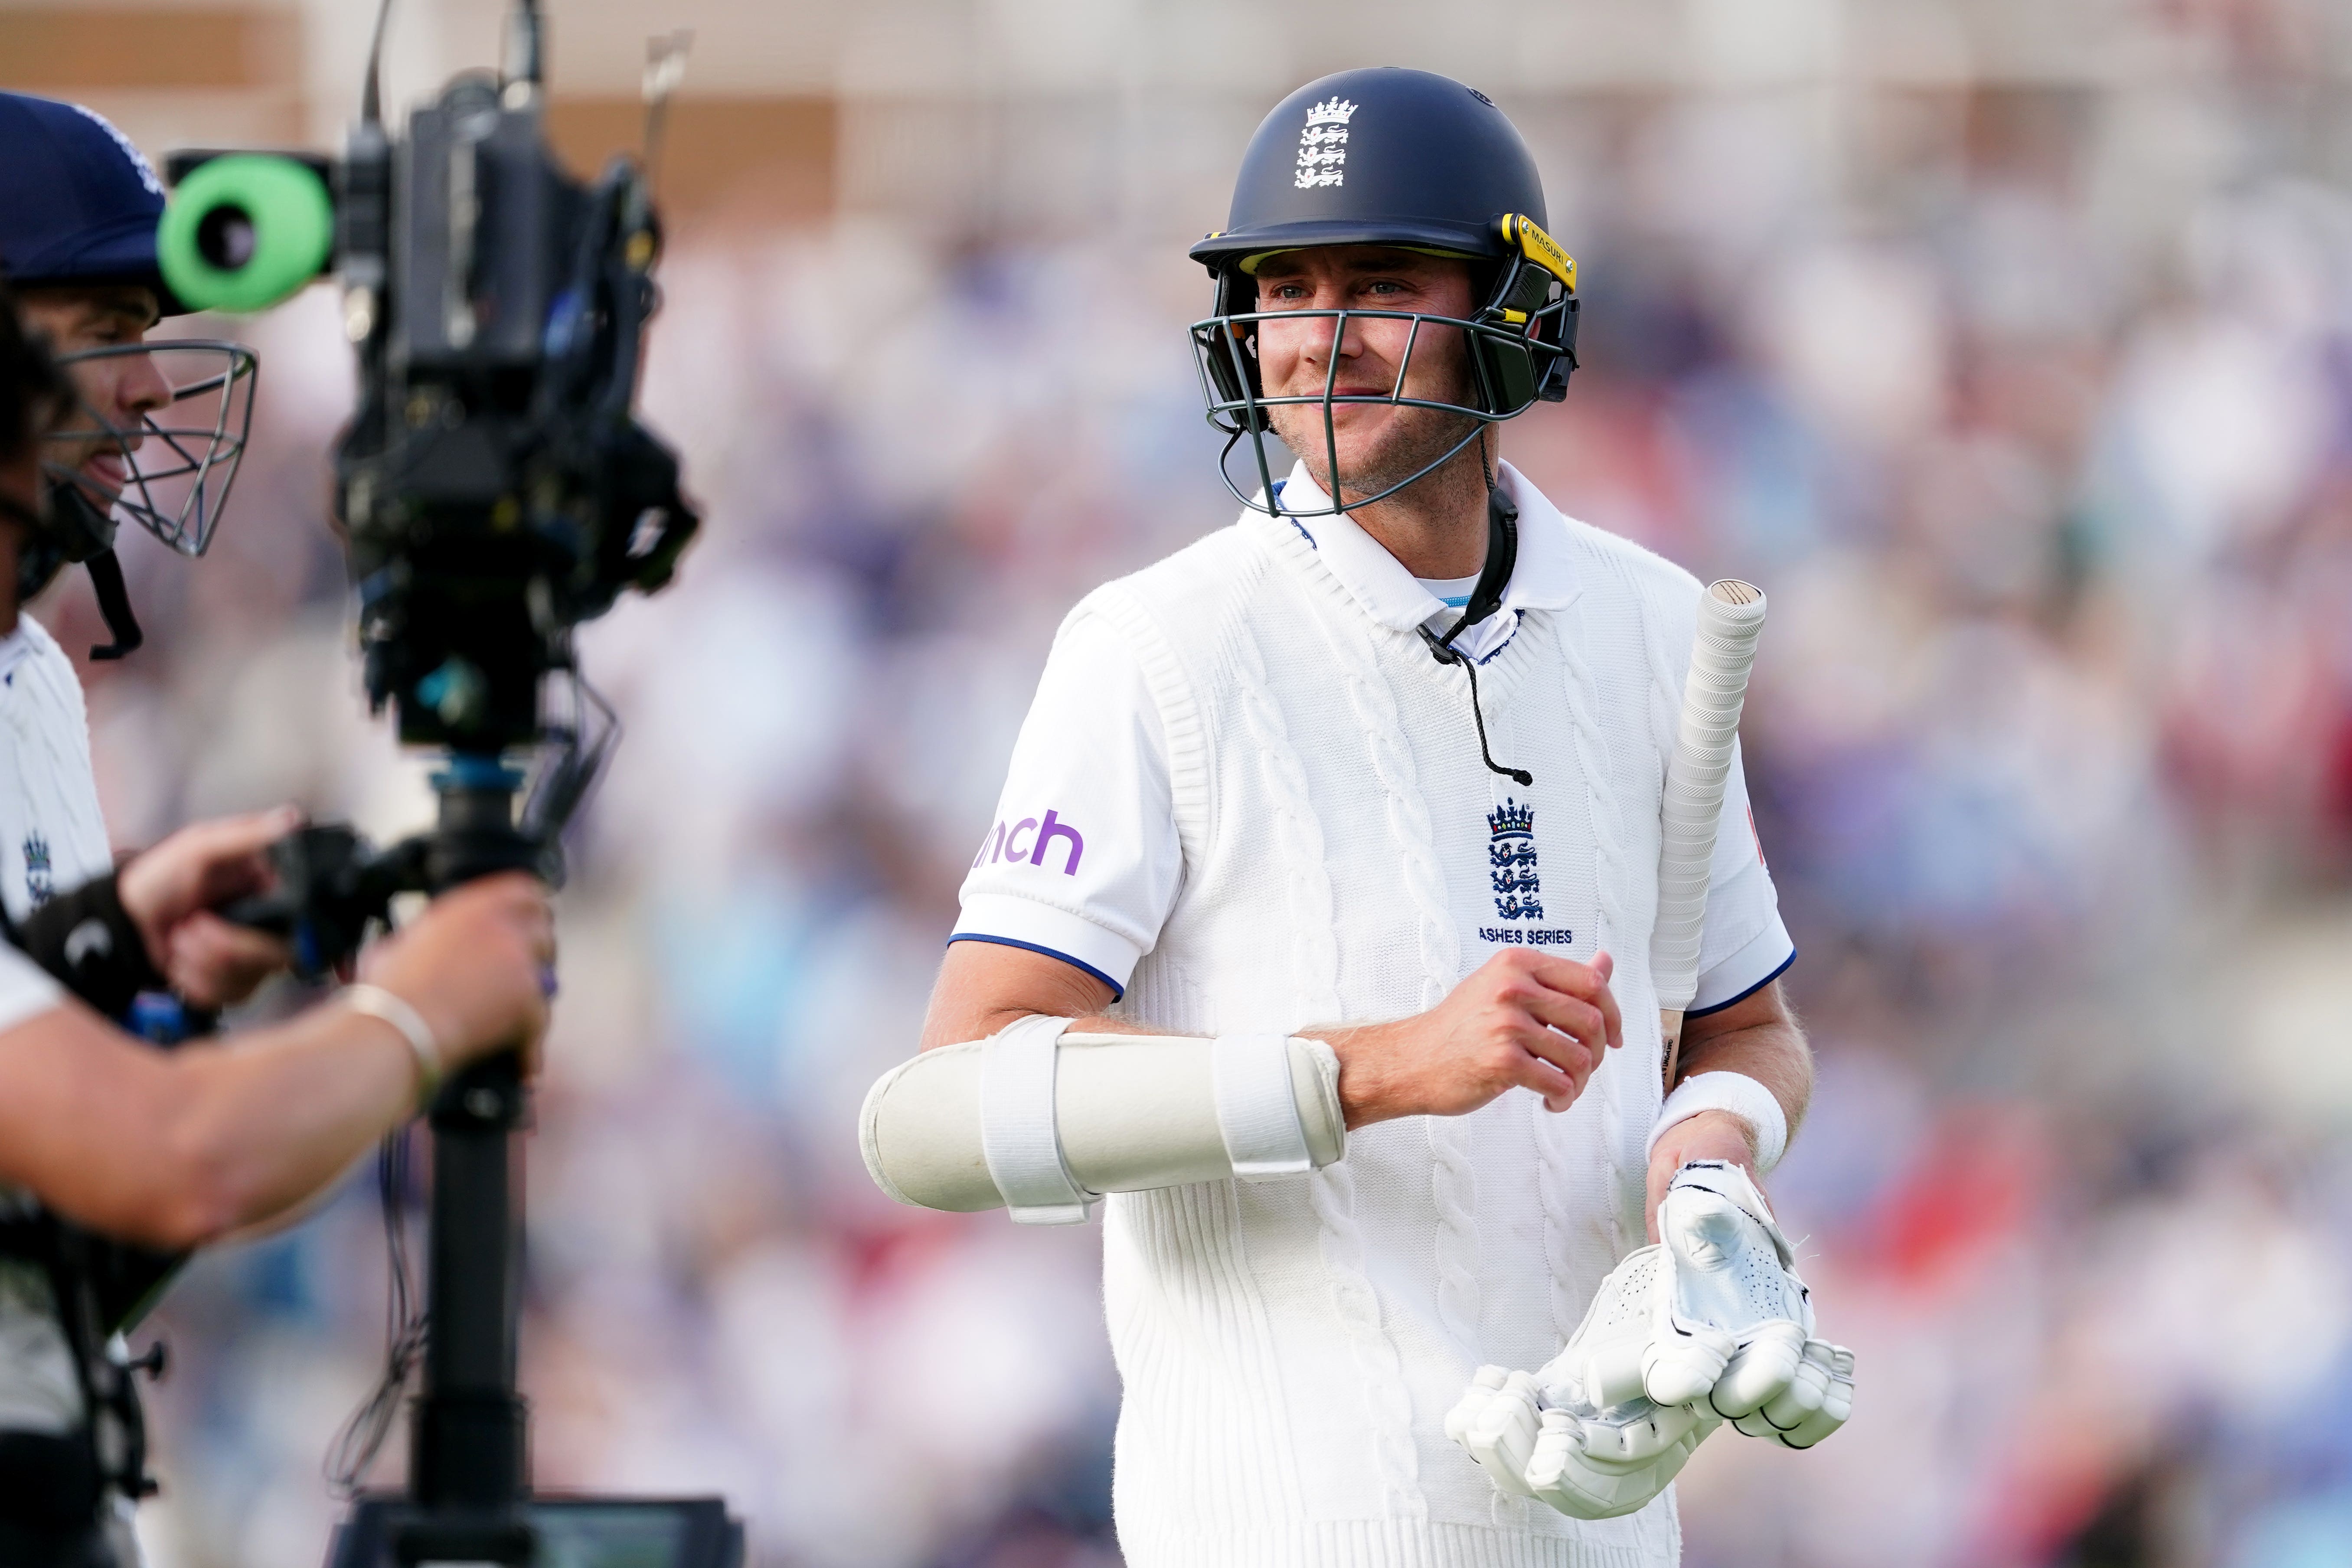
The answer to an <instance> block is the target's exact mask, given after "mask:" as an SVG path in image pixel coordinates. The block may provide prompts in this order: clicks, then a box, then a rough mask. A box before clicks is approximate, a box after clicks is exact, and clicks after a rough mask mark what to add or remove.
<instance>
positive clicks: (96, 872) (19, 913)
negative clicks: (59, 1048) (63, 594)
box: [0, 615, 113, 1433]
mask: <svg viewBox="0 0 2352 1568" xmlns="http://www.w3.org/2000/svg"><path fill="white" fill-rule="evenodd" d="M112 866H113V856H112V854H111V853H110V848H109V847H108V844H107V838H106V822H105V818H104V817H102V816H100V813H99V807H98V780H97V775H96V773H94V772H93V770H92V769H91V767H90V759H89V713H88V710H86V709H85V708H84V706H83V704H82V694H81V682H80V680H79V679H77V678H76V677H75V675H74V668H73V661H72V660H71V659H69V658H67V657H66V653H65V650H64V649H63V648H61V647H58V643H57V639H56V638H55V637H51V636H50V635H49V633H48V630H47V628H46V627H44V626H42V625H41V624H40V623H39V622H37V621H36V620H34V619H33V618H32V617H31V616H23V615H20V616H18V617H17V620H16V630H15V631H14V632H11V633H10V634H9V635H8V636H6V637H0V905H5V907H6V909H7V911H8V918H9V919H10V920H12V921H22V920H24V919H25V918H26V916H27V915H29V914H31V913H32V912H33V911H34V910H36V909H37V908H39V907H40V906H41V905H42V904H43V903H46V902H47V900H48V899H49V897H50V896H51V895H52V894H54V893H58V892H61V891H68V890H70V889H74V888H77V887H79V886H80V885H81V884H82V883H84V882H87V881H89V879H91V878H93V877H98V876H101V875H103V874H105V873H106V872H107V871H108V870H110V868H112ZM63 1000H64V993H63V991H62V990H61V989H60V988H59V987H58V984H57V983H56V982H55V981H53V980H51V979H50V978H49V977H48V975H47V974H46V973H43V972H42V971H41V970H40V969H39V968H38V967H37V966H36V965H35V964H34V963H33V961H32V960H31V959H29V958H26V956H25V955H24V954H23V953H21V952H17V951H16V949H15V948H13V947H11V946H9V945H7V944H6V943H5V942H0V1030H6V1029H11V1028H14V1027H15V1026H17V1025H18V1024H21V1023H23V1022H24V1021H25V1020H26V1019H27V1018H30V1017H31V1016H34V1015H35V1014H37V1013H41V1012H45V1011H47V1009H49V1008H51V1007H55V1006H57V1005H59V1004H60V1003H61V1002H62V1001H63ZM17 1195H18V1194H16V1193H14V1192H13V1191H9V1190H7V1189H0V1196H5V1197H9V1198H14V1197H16V1196H17ZM80 1420H81V1385H80V1383H79V1379H78V1378H77V1376H76V1375H75V1372H74V1364H73V1356H72V1352H70V1351H69V1350H68V1347H67V1344H66V1341H65V1335H64V1331H62V1330H61V1329H60V1328H59V1327H58V1320H57V1311H56V1308H55V1305H54V1303H53V1300H52V1297H51V1295H50V1290H49V1281H48V1276H47V1273H46V1272H45V1271H43V1270H42V1269H41V1268H38V1267H37V1266H35V1265H33V1264H30V1263H26V1262H24V1261H22V1260H19V1259H15V1258H5V1259H0V1431H27V1432H47V1433H61V1432H68V1431H71V1430H73V1429H74V1427H75V1426H78V1425H79V1423H80Z"/></svg>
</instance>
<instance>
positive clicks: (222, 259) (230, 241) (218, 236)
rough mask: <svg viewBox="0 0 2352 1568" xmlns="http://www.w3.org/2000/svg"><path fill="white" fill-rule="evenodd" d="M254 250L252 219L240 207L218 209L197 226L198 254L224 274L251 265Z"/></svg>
mask: <svg viewBox="0 0 2352 1568" xmlns="http://www.w3.org/2000/svg"><path fill="white" fill-rule="evenodd" d="M253 248H254V234H253V215H252V214H251V213H249V212H247V211H246V210H245V209H244V208H243V207H241V206H233V205H226V204H224V205H220V206H216V207H215V208H214V209H213V210H212V211H210V212H208V213H206V214H205V216H204V220H203V221H202V222H201V223H199V224H197V225H196V254H197V255H199V256H201V257H203V258H205V260H206V261H209V262H211V263H212V264H213V265H214V266H215V267H217V268H221V269H222V270H223V271H234V270H235V269H236V268H240V267H243V266H244V265H245V264H246V263H247V262H248V261H251V260H252V259H253Z"/></svg>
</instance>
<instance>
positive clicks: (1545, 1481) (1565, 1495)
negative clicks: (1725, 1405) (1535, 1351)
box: [1527, 1399, 1723, 1519]
mask: <svg viewBox="0 0 2352 1568" xmlns="http://www.w3.org/2000/svg"><path fill="white" fill-rule="evenodd" d="M1722 1424H1723V1423H1722V1419H1721V1418H1720V1417H1718V1416H1717V1415H1712V1414H1708V1415H1701V1414H1699V1413H1698V1412H1697V1411H1696V1410H1695V1409H1693V1408H1692V1407H1691V1406H1689V1405H1677V1406H1675V1407H1673V1408H1671V1409H1667V1408H1662V1407H1660V1406H1658V1405H1653V1404H1651V1403H1650V1402H1649V1401H1648V1400H1646V1399H1636V1400H1632V1401H1630V1402H1628V1403H1626V1404H1623V1405H1616V1406H1614V1407H1612V1408H1611V1409H1608V1410H1604V1411H1601V1412H1598V1413H1596V1414H1593V1415H1578V1414H1577V1413H1576V1412H1574V1411H1570V1410H1561V1409H1553V1410H1547V1411H1545V1412H1544V1414H1543V1427H1542V1430H1541V1431H1540V1432H1539V1433H1538V1435H1537V1437H1536V1451H1535V1457H1534V1458H1531V1459H1529V1460H1528V1468H1527V1481H1528V1489H1529V1490H1531V1491H1532V1492H1534V1493H1535V1495H1536V1498H1537V1499H1538V1500H1539V1501H1542V1502H1547V1503H1549V1504H1550V1505H1551V1506H1552V1507H1554V1508H1556V1509H1558V1510H1559V1511H1560V1512H1562V1513H1564V1514H1567V1515H1568V1516H1569V1517H1570V1518H1571V1519H1615V1518H1616V1517H1617V1516H1618V1515H1620V1514H1626V1513H1632V1512H1633V1510H1636V1509H1639V1508H1642V1507H1643V1506H1645V1505H1646V1504H1647V1503H1648V1502H1649V1501H1650V1500H1651V1499H1653V1498H1654V1497H1656V1496H1657V1495H1658V1494H1659V1493H1660V1492H1662V1491H1664V1490H1665V1489H1666V1487H1667V1485H1668V1483H1670V1482H1671V1481H1673V1479H1675V1476H1676V1475H1677V1474H1679V1473H1680V1472H1681V1470H1682V1468H1683V1466H1684V1465H1685V1463H1687V1462H1688V1461H1689V1459H1690V1457H1691V1455H1692V1454H1693V1453H1694V1452H1696V1449H1697V1447H1698V1446H1699V1445H1700V1444H1701V1443H1703V1442H1705V1441H1706V1438H1707V1435H1708V1434H1709V1433H1711V1432H1713V1431H1714V1430H1715V1429H1716V1428H1717V1426H1721V1425H1722Z"/></svg>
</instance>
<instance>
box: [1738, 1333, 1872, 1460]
mask: <svg viewBox="0 0 2352 1568" xmlns="http://www.w3.org/2000/svg"><path fill="white" fill-rule="evenodd" d="M1852 1415H1853V1352H1852V1351H1850V1350H1848V1349H1846V1348H1845V1347H1844V1346H1843V1345H1833V1344H1832V1343H1830V1342H1828V1341H1827V1340H1807V1341H1806V1342H1805V1354H1804V1360H1803V1361H1802V1363H1800V1364H1799V1366H1798V1368H1797V1374H1796V1376H1795V1377H1793V1378H1791V1379H1790V1383H1789V1386H1788V1388H1787V1390H1786V1391H1785V1392H1783V1393H1782V1394H1779V1395H1777V1396H1776V1397H1775V1398H1774V1399H1773V1400H1772V1401H1771V1402H1770V1403H1769V1404H1767V1405H1763V1406H1762V1407H1761V1408H1759V1409H1758V1410H1756V1411H1755V1412H1754V1413H1752V1414H1750V1415H1742V1416H1740V1417H1739V1418H1738V1420H1736V1421H1734V1422H1733V1423H1732V1425H1733V1426H1737V1427H1738V1428H1739V1430H1740V1431H1741V1432H1743V1433H1745V1434H1746V1435H1748V1436H1750V1437H1761V1438H1764V1439H1765V1440H1767V1441H1768V1442H1774V1443H1778V1444H1780V1445H1781V1446H1782V1447H1788V1448H1810V1447H1812V1446H1813V1445H1814V1444H1816V1443H1818V1442H1820V1441H1821V1440H1822V1438H1824V1437H1826V1436H1829V1435H1830V1434H1831V1433H1832V1432H1834V1431H1836V1430H1837V1429H1838V1428H1839V1427H1841V1426H1844V1425H1845V1424H1846V1421H1847V1418H1848V1417H1850V1416H1852Z"/></svg>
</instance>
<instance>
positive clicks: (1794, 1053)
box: [1676, 985, 1813, 1134]
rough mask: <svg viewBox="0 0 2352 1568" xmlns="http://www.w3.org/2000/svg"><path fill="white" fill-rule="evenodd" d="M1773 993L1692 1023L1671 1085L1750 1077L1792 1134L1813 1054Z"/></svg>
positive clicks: (1807, 1095)
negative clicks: (1716, 1075)
mask: <svg viewBox="0 0 2352 1568" xmlns="http://www.w3.org/2000/svg"><path fill="white" fill-rule="evenodd" d="M1779 990H1780V988H1779V987H1778V986H1777V985H1776V986H1772V987H1769V989H1768V990H1767V991H1766V992H1764V993H1760V994H1759V997H1760V998H1765V999H1767V1000H1764V1001H1763V1003H1762V1005H1759V1006H1757V1007H1754V1008H1752V1009H1751V1008H1750V1006H1749V1004H1748V1003H1745V1002H1743V1003H1741V1004H1740V1005H1738V1007H1734V1008H1727V1009H1726V1010H1725V1015H1718V1016H1707V1017H1700V1018H1694V1019H1692V1020H1691V1021H1690V1024H1689V1026H1688V1027H1687V1029H1686V1031H1685V1035H1684V1037H1683V1048H1682V1058H1681V1061H1680V1063H1679V1065H1678V1069H1677V1073H1676V1081H1677V1082H1680V1081H1683V1080H1685V1079H1692V1078H1696V1077H1697V1076H1698V1075H1699V1074H1700V1073H1706V1072H1736V1073H1739V1074H1741V1075H1743V1076H1745V1077H1748V1078H1752V1079H1755V1080H1756V1081H1757V1082H1759V1083H1760V1084H1762V1085H1763V1086H1764V1087H1765V1088H1766V1089H1769V1090H1771V1092H1772V1098H1773V1099H1775V1100H1779V1101H1780V1110H1781V1111H1782V1112H1783V1114H1785V1115H1786V1116H1787V1117H1788V1121H1789V1131H1790V1133H1791V1134H1793V1133H1794V1132H1795V1131H1796V1130H1797V1123H1798V1122H1799V1121H1802V1120H1803V1119H1804V1114H1805V1108H1806V1106H1807V1105H1809V1104H1810V1103H1811V1100H1812V1096H1813V1053H1812V1047H1811V1046H1810V1045H1808V1044H1807V1043H1806V1040H1805V1031H1804V1028H1803V1026H1801V1025H1800V1024H1799V1023H1798V1022H1797V1019H1796V1016H1795V1015H1794V1014H1793V1013H1791V1012H1790V1011H1789V1009H1788V1006H1787V1005H1786V1004H1785V1003H1784V1002H1783V1001H1781V999H1780V995H1779ZM1751 1000H1755V999H1751ZM1718 1017H1719V1018H1721V1021H1720V1022H1717V1018H1718Z"/></svg>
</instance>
